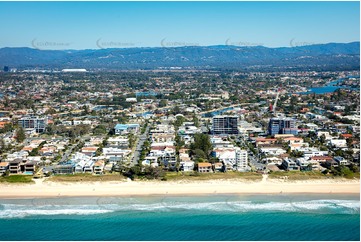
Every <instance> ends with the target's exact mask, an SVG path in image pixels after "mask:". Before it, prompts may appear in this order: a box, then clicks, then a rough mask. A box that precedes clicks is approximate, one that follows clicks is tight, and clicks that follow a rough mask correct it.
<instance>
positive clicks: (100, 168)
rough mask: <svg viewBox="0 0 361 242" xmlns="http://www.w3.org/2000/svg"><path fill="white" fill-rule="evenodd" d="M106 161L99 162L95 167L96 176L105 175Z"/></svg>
mask: <svg viewBox="0 0 361 242" xmlns="http://www.w3.org/2000/svg"><path fill="white" fill-rule="evenodd" d="M104 164H105V162H104V160H98V161H97V162H95V164H94V166H93V170H94V174H95V175H102V174H103V173H104Z"/></svg>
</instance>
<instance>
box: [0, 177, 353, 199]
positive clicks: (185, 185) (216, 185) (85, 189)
mask: <svg viewBox="0 0 361 242" xmlns="http://www.w3.org/2000/svg"><path fill="white" fill-rule="evenodd" d="M223 194H224V195H225V194H228V195H237V194H243V195H246V194H247V195H252V194H253V195H257V194H259V195H262V194H345V195H346V194H350V195H351V194H353V195H357V194H360V181H359V180H306V181H281V180H267V179H264V180H262V181H257V182H250V181H244V180H206V181H177V182H171V181H168V182H167V181H166V182H165V181H124V182H77V183H62V182H48V181H43V180H37V181H36V183H35V184H26V185H25V184H16V185H15V184H0V199H22V198H61V197H126V196H159V195H169V196H180V195H184V196H195V195H197V196H202V195H223Z"/></svg>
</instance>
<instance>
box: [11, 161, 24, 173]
mask: <svg viewBox="0 0 361 242" xmlns="http://www.w3.org/2000/svg"><path fill="white" fill-rule="evenodd" d="M21 163H22V160H21V159H15V160H12V161H10V162H9V171H10V174H19V173H20V172H21V169H20V164H21Z"/></svg>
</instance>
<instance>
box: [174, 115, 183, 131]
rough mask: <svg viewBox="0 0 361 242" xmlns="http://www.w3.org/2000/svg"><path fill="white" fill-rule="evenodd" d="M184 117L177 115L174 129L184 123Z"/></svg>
mask: <svg viewBox="0 0 361 242" xmlns="http://www.w3.org/2000/svg"><path fill="white" fill-rule="evenodd" d="M185 120H186V119H185V118H184V117H183V116H177V119H176V121H174V126H175V127H176V129H178V128H179V127H180V126H182V124H183V123H184V121H185Z"/></svg>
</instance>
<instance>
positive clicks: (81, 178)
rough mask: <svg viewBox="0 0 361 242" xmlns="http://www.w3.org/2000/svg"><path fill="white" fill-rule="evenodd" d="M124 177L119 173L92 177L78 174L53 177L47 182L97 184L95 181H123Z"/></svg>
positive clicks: (86, 174)
mask: <svg viewBox="0 0 361 242" xmlns="http://www.w3.org/2000/svg"><path fill="white" fill-rule="evenodd" d="M124 179H126V178H125V177H124V176H122V175H119V173H111V174H104V175H92V174H89V173H80V174H74V175H53V176H51V177H49V178H48V179H47V180H48V181H52V182H97V181H124Z"/></svg>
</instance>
